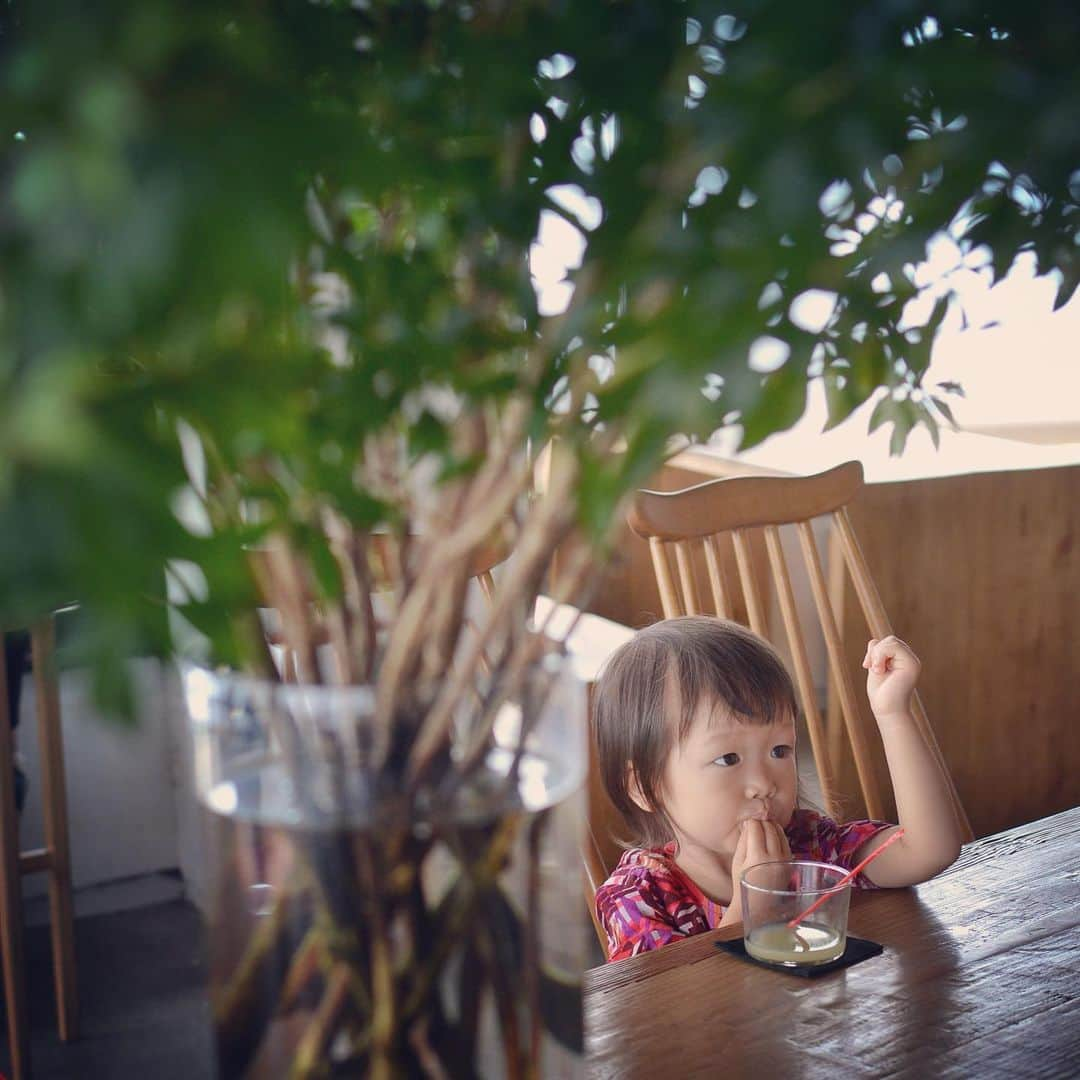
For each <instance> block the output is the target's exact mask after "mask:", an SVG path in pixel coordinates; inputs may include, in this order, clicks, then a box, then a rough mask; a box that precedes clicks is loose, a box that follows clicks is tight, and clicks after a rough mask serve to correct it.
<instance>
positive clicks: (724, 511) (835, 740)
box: [629, 461, 973, 840]
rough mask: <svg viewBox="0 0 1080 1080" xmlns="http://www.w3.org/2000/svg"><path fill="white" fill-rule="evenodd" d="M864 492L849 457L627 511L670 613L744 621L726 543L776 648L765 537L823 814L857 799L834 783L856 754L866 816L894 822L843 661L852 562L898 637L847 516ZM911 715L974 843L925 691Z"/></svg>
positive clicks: (872, 621) (869, 618)
mask: <svg viewBox="0 0 1080 1080" xmlns="http://www.w3.org/2000/svg"><path fill="white" fill-rule="evenodd" d="M862 486H863V472H862V465H861V464H860V463H859V462H857V461H852V462H847V463H846V464H843V465H838V466H837V467H836V468H834V469H830V470H828V471H827V472H823V473H819V474H817V475H816V476H806V477H798V476H790V477H789V476H759V475H755V476H735V477H729V478H723V479H719V480H710V481H706V482H705V483H703V484H697V485H695V486H693V487H689V488H685V489H683V490H682V491H674V492H658V491H640V492H638V494H637V496H636V499H635V501H634V504H633V506H632V509H631V511H630V514H629V523H630V527H631V528H632V529H633V530H634V532H636V533H637V534H638V535H639V536H641V537H643V538H644V539H646V540H647V541H648V543H649V550H650V553H651V555H652V561H653V569H654V572H655V574H656V580H657V585H658V587H659V589H660V597H661V603H662V605H663V611H664V617H665V618H674V617H676V616H679V615H693V614H710V613H711V614H716V615H719V616H722V617H724V618H732V617H737V616H736V614H735V611H736V608H735V605H734V602H733V601H734V596H735V593H734V590H733V588H732V583H731V581H730V580H728V576H727V574H726V573H725V563H726V562H727V561H728V560H725V559H723V558H722V552H723V547H722V545H723V544H726V543H730V544H731V545H733V547H734V554H735V560H734V561H735V565H736V566H737V568H738V575H737V576H738V579H739V586H740V589H741V592H742V595H743V598H744V600H745V610H746V611H747V613H748V621H749V623H750V627H751V629H753V630H754V631H755V632H756V633H758V634H760V635H762V636H763V637H766V638H770V639H773V640H774V643H775V644H777V645H779V644H780V642H779V641H776V640H775V636H774V635H772V634H771V633H770V626H769V601H770V598H771V594H770V593H768V592H766V591H764V590H763V588H762V583H761V582H760V581H759V579H758V575H757V572H756V571H755V562H756V560H755V559H754V558H753V557H752V542H753V541H754V540H755V539H756V536H757V534H758V533H759V531H760V533H761V534H763V536H764V543H765V549H766V552H767V555H768V563H767V565H768V567H769V572H770V576H771V581H772V586H773V588H775V595H776V600H777V604H778V607H779V609H780V614H781V616H782V622H783V626H784V632H785V637H786V640H787V646H788V650H789V652H790V656H791V662H792V666H793V668H794V675H795V684H796V687H797V689H798V694H799V699H800V703H801V705H802V708H803V712H804V715H805V718H806V724H807V728H808V731H809V734H810V742H811V747H812V749H813V754H814V760H815V764H816V765H817V769H818V775H819V778H820V781H821V789H822V797H823V800H824V804H825V806H824V808H825V810H826V812H827V813H829V814H830V816H835V815H836V814H837V813H838V807H839V806H840V802H841V798H842V796H843V795H849V796H850V795H851V794H853V793H852V792H850V791H848V792H841V791H840V790H838V788H837V786H836V779H835V778H836V776H837V775H838V774H839V773H840V772H842V771H843V762H842V760H841V759H842V756H843V755H844V754H845V753H849V754H850V756H851V757H852V758H853V759H854V773H855V777H856V779H857V783H858V787H859V789H860V791H859V794H861V796H862V799H863V802H864V805H865V807H866V810H867V812H868V813H869V815H870V816H871V817H876V818H887V817H889V816H890V813H889V809H888V808H889V807H890V805H891V792H889V793H888V794H887V788H888V779H887V776H888V774H887V771H886V770H884V769H883V768H882V767H881V766H880V764H878V763H877V759H878V758H879V757H880V752H879V750H878V749H877V747H878V746H879V740H878V739H877V737H876V732H875V731H874V730H872V727H871V725H872V723H873V718H872V716H870V715H869V713H868V710H865V709H863V708H861V707H860V704H859V701H860V699H859V696H858V695H857V694H856V690H855V683H854V680H853V678H852V671H851V666H850V660H849V658H848V656H847V646H848V645H850V643H851V635H850V631H848V635H847V637H845V636H844V635H843V634H842V628H841V627H840V625H839V624H838V620H837V617H836V614H835V609H834V603H836V598H837V597H839V596H841V595H842V592H840V591H839V590H841V589H842V588H843V586H844V578H843V571H844V568H845V567H846V570H847V573H848V574H849V575H850V579H851V582H852V584H853V585H854V588H855V592H856V595H857V596H858V600H859V605H860V607H861V608H862V611H863V614H864V615H865V617H866V623H867V627H868V629H869V632H870V636H871V637H874V638H883V637H886V636H888V635H889V634H891V633H892V628H891V626H890V624H889V619H888V616H887V615H886V612H885V608H884V606H883V604H882V602H881V597H880V596H879V595H878V591H877V588H876V586H875V585H874V581H873V578H872V577H871V575H870V571H869V569H868V567H867V565H866V560H865V558H864V557H863V553H862V550H861V549H860V547H859V543H858V540H857V538H856V536H855V532H854V530H853V529H852V526H851V521H850V518H849V516H848V513H847V505H848V503H850V502H851V500H852V499H853V498H854V497H855V495H856V494H857V493H858V491H859V490H860V488H861V487H862ZM824 515H828V518H829V521H830V524H831V534H830V555H831V560H830V568H829V570H830V580H829V581H828V582H827V580H826V574H825V571H824V570H823V569H822V563H821V559H820V557H819V554H818V546H817V541H816V539H815V536H814V531H813V527H812V524H811V521H812V519H814V518H818V517H822V516H824ZM785 525H790V526H793V528H794V530H795V532H796V534H797V537H798V543H799V547H800V549H801V553H802V559H803V563H804V566H805V572H806V577H807V580H808V582H809V585H810V591H811V593H812V594H813V599H814V608H815V610H816V614H817V620H818V624H819V626H820V633H821V635H822V637H823V638H824V643H825V648H826V652H827V655H828V674H829V709H828V716H829V719H830V724H829V727H828V728H826V725H825V724H824V723H823V721H822V716H821V710H820V708H819V706H818V701H817V695H816V693H815V690H814V679H813V675H812V671H811V665H810V660H809V653H808V650H807V645H806V638H805V637H804V634H803V630H802V626H801V625H800V620H799V615H798V611H797V608H796V602H795V592H794V589H793V586H792V577H791V574H790V573H789V570H788V566H787V562H786V560H785V555H784V551H783V547H782V544H781V538H780V527H781V526H785ZM702 579H704V580H702ZM703 598H707V599H703ZM864 640H865V639H864ZM860 648H861V646H860ZM859 655H860V656H861V651H860V653H859ZM913 711H914V716H915V721H916V723H917V724H918V727H919V730H920V733H921V735H922V737H923V739H924V740H925V741H926V743H927V745H928V746H929V747H930V749H931V751H932V753H933V754H934V756H935V758H936V760H937V762H938V765H939V767H940V768H941V771H942V773H943V774H944V776H945V778H946V781H947V783H948V787H949V790H950V793H951V795H952V803H953V810H954V812H955V814H956V816H957V820H958V821H959V823H960V825H961V829H962V832H963V833H964V835H965V838H966V839H968V840H970V839H973V834H972V831H971V826H970V824H969V822H968V819H967V815H966V813H965V812H964V808H963V806H962V805H961V803H960V799H959V796H958V795H957V793H956V789H955V787H954V786H953V783H952V779H951V777H950V775H949V770H948V768H947V766H946V764H945V761H944V758H943V757H942V754H941V750H940V748H939V746H938V742H937V739H936V738H935V737H934V733H933V729H932V728H931V727H930V724H929V722H928V720H927V717H926V711H925V709H924V708H923V705H922V701H921V700H920V699H919V697H918V695H917V694H916V695H915V698H914V701H913ZM837 714H839V717H841V718H842V722H841V721H840V720H839V719H838V718H837ZM845 743H846V747H845Z"/></svg>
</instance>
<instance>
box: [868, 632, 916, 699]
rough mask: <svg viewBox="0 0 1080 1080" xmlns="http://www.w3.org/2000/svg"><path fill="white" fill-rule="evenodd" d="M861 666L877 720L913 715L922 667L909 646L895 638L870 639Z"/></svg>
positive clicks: (891, 636)
mask: <svg viewBox="0 0 1080 1080" xmlns="http://www.w3.org/2000/svg"><path fill="white" fill-rule="evenodd" d="M862 666H863V667H864V668H866V670H867V676H866V696H867V697H868V698H869V699H870V708H871V709H873V711H874V716H876V717H877V719H878V720H882V719H884V718H885V717H888V716H894V715H905V716H906V715H907V714H909V713H910V712H911V695H912V693H913V692H914V690H915V684H916V683H917V682H918V681H919V670H920V667H921V665H920V663H919V658H918V657H917V656H916V655H915V654H914V653H913V652H912V651H911V648H910V647H909V646H908V645H906V644H904V642H902V641H901V640H900V639H899V638H898V637H895V636H893V635H890V636H889V637H886V638H882V639H881V640H880V641H879V640H878V639H877V638H871V639H870V641H869V642H867V645H866V656H865V657H863V665H862Z"/></svg>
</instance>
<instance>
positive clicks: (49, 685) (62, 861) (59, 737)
mask: <svg viewBox="0 0 1080 1080" xmlns="http://www.w3.org/2000/svg"><path fill="white" fill-rule="evenodd" d="M54 638H55V631H54V627H53V623H52V620H49V621H47V622H44V623H41V624H40V625H38V626H36V627H35V628H34V630H33V632H32V636H31V642H32V649H33V654H32V655H33V669H34V685H35V694H34V696H35V698H36V699H37V715H38V741H39V744H40V747H41V756H42V805H43V809H44V819H45V821H44V824H45V845H46V847H47V848H48V851H49V855H50V863H51V866H50V872H49V924H50V931H51V934H52V949H53V980H54V983H55V986H56V1012H57V1026H58V1028H59V1030H60V1038H61V1040H62V1041H64V1042H70V1041H71V1040H72V1039H74V1038H77V1037H78V1028H79V997H78V987H77V984H76V975H75V913H74V905H73V903H72V897H71V847H70V843H69V839H68V811H67V783H66V780H65V773H64V741H63V732H62V730H61V727H60V698H59V691H58V688H57V682H56V669H55V662H54V657H53V648H54Z"/></svg>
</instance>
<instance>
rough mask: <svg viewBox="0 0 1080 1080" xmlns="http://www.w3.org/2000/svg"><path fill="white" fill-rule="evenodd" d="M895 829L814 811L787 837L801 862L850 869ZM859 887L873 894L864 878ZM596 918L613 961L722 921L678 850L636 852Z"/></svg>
mask: <svg viewBox="0 0 1080 1080" xmlns="http://www.w3.org/2000/svg"><path fill="white" fill-rule="evenodd" d="M890 828H892V826H891V825H890V824H889V823H888V822H884V821H849V822H846V823H845V824H843V825H838V824H837V823H836V822H835V821H833V820H832V819H831V818H827V817H824V816H823V815H821V814H818V813H815V812H814V811H813V810H796V811H795V813H794V814H792V816H791V821H790V822H789V823H788V825H787V827H786V828H785V829H784V832H785V833H786V834H787V838H788V844H789V845H790V847H791V854H792V857H793V858H796V859H813V860H815V861H817V862H827V863H832V864H833V865H834V866H842V867H844V869H845V870H850V869H851V867H852V866H854V865H855V855H856V853H857V852H858V850H859V849H860V848H861V847H862V846H863V844H865V843H866V841H867V840H869V839H871V837H874V836H876V835H877V834H878V833H879V832H881V830H882V829H890ZM853 884H854V885H855V887H856V888H860V889H872V888H874V885H873V882H871V881H870V880H869V879H868V878H866V877H864V876H863V875H862V874H859V876H858V877H857V878H856V879H855V881H854V882H853ZM596 913H597V916H598V917H599V920H600V925H601V926H603V928H604V931H605V933H606V934H607V952H608V960H625V959H626V957H628V956H637V954H638V953H642V952H647V951H648V950H649V949H659V948H660V946H661V945H666V944H667V943H668V942H669V941H677V940H678V939H680V938H684V937H689V936H690V935H691V934H700V933H701V932H702V931H704V930H711V929H713V928H714V927H715V926H717V924H718V923H719V922H720V919H721V918H722V917H723V914H724V908H723V906H722V905H721V904H718V903H716V902H715V901H713V900H710V899H709V898H708V897H707V896H705V894H704V893H703V892H702V891H701V890H700V889H699V888H698V887H697V885H696V884H695V883H694V882H693V881H692V880H691V879H690V878H689V877H687V876H686V874H685V873H683V871H682V870H680V869H679V867H678V866H677V865H676V864H675V845H674V843H671V844H668V845H667V846H665V847H662V848H652V849H646V848H632V849H630V850H629V851H627V852H625V853H624V854H623V857H622V858H621V859H620V860H619V864H618V866H616V867H615V870H614V871H613V873H612V874H611V876H610V877H609V878H608V879H607V881H605V882H604V884H603V885H601V886H600V888H599V889H597V890H596Z"/></svg>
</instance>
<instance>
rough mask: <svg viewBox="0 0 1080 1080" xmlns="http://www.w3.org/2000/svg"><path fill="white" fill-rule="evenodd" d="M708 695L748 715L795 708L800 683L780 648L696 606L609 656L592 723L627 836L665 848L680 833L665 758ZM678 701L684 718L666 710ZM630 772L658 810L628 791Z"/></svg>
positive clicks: (760, 720)
mask: <svg viewBox="0 0 1080 1080" xmlns="http://www.w3.org/2000/svg"><path fill="white" fill-rule="evenodd" d="M703 699H712V700H714V701H717V702H722V703H723V704H724V705H726V706H727V708H728V709H730V711H731V712H732V714H733V715H734V716H735V717H736V719H738V720H740V721H742V722H744V723H750V724H769V723H773V722H774V721H778V720H785V719H794V718H795V716H796V714H797V706H796V703H795V689H794V687H793V686H792V684H791V677H790V676H789V675H788V673H787V669H786V668H785V667H784V664H783V661H782V660H781V659H780V657H779V656H778V655H777V653H776V651H775V650H774V649H773V647H772V646H771V645H770V644H769V643H768V642H767V641H765V640H764V639H763V638H760V637H758V635H757V634H754V633H752V632H751V631H750V630H747V629H746V627H744V626H741V625H739V623H735V622H730V621H728V620H727V619H716V618H712V617H709V616H697V615H693V616H687V617H686V618H680V619H665V620H664V621H663V622H658V623H654V624H653V625H652V626H649V627H646V628H645V629H644V630H640V631H639V632H638V633H637V634H636V635H635V636H634V638H633V640H631V641H628V642H627V643H626V644H625V645H623V646H622V648H620V649H618V650H617V651H616V652H615V653H613V654H612V656H611V658H610V659H609V660H608V662H607V664H606V665H605V667H604V671H603V673H602V674H601V676H600V679H599V681H598V682H597V685H596V694H595V698H594V708H593V709H592V720H591V723H592V727H593V738H594V739H595V745H596V750H597V756H598V759H599V763H600V774H601V778H602V780H603V783H604V787H605V789H606V790H607V793H608V796H609V798H610V799H611V801H612V803H613V804H614V806H615V809H616V810H618V812H619V814H620V815H621V816H622V818H623V821H624V822H625V824H626V827H627V830H628V832H629V833H630V836H629V837H628V838H627V842H629V843H634V844H639V845H642V846H644V847H659V846H660V845H662V844H664V843H667V842H668V841H669V840H672V839H674V835H673V832H672V829H671V825H670V823H669V822H668V819H667V816H666V814H665V813H664V800H663V793H662V790H661V788H662V779H663V774H664V766H665V765H666V763H667V759H668V754H669V753H671V750H672V747H673V746H674V745H675V744H676V740H677V741H678V742H681V741H682V740H683V739H684V738H686V735H687V733H688V732H689V730H690V724H691V722H692V720H693V717H694V713H695V711H696V709H697V707H698V704H699V703H700V702H701V701H702V700H703ZM676 703H677V704H676ZM675 708H677V709H678V711H679V716H678V720H677V724H676V722H675V717H673V716H671V715H669V713H670V712H671V711H672V710H673V709H675ZM631 777H633V778H636V780H637V785H638V788H639V790H640V792H641V794H642V796H643V797H644V799H645V800H646V802H648V804H649V805H650V806H651V807H653V808H654V811H655V812H653V813H649V812H648V811H645V810H642V809H641V808H640V807H639V806H638V805H637V804H636V803H635V802H634V800H633V799H632V798H631V797H630V783H631Z"/></svg>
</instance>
